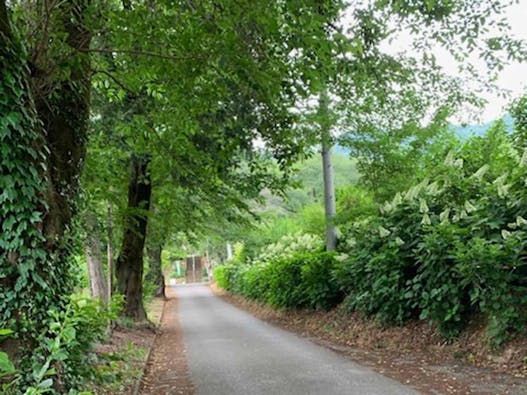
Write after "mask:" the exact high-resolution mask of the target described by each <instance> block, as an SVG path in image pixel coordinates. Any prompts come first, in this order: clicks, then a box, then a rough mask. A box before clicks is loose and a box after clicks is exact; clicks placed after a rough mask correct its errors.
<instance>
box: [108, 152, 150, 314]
mask: <svg viewBox="0 0 527 395" xmlns="http://www.w3.org/2000/svg"><path fill="white" fill-rule="evenodd" d="M149 163H150V157H149V156H147V155H132V158H131V175H130V182H129V185H128V216H127V219H126V220H125V227H124V233H123V242H122V245H121V252H120V254H119V257H118V258H117V263H116V270H117V285H118V289H119V292H120V293H121V294H122V295H124V298H125V308H124V312H123V313H124V315H125V316H127V317H130V318H132V319H134V320H135V321H143V320H145V319H146V313H145V309H144V306H143V249H144V246H145V238H146V225H147V221H148V210H149V208H150V196H151V192H152V184H151V181H150V172H149V169H148V165H149Z"/></svg>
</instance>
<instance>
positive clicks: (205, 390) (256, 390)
mask: <svg viewBox="0 0 527 395" xmlns="http://www.w3.org/2000/svg"><path fill="white" fill-rule="evenodd" d="M176 293H177V295H178V297H179V318H180V323H181V327H182V329H183V341H184V343H185V347H186V349H187V357H188V366H189V369H190V374H191V378H192V381H193V383H194V385H195V388H196V390H197V393H198V394H200V395H223V394H225V395H238V394H239V395H258V394H265V395H271V394H284V395H286V394H287V395H295V394H301V395H308V394H321V395H322V394H323V395H330V394H349V395H355V394H356V395H374V394H376V395H377V394H378V395H398V394H415V393H416V392H415V391H413V390H412V389H411V388H408V387H405V386H403V385H402V384H400V383H397V382H395V381H393V380H390V379H388V378H385V377H383V376H381V375H379V374H377V373H375V372H373V371H372V370H370V369H368V368H364V367H362V366H360V365H357V364H356V363H354V362H352V361H350V360H348V359H346V358H344V357H342V356H340V355H338V354H336V353H335V352H333V351H331V350H328V349H326V348H324V347H321V346H318V345H316V344H314V343H312V342H310V341H309V340H307V339H303V338H300V337H298V336H297V335H295V334H293V333H290V332H287V331H284V330H282V329H279V328H276V327H274V326H272V325H269V324H267V323H265V322H262V321H260V320H258V319H257V318H255V317H253V316H252V315H250V314H248V313H246V312H244V311H242V310H240V309H238V308H237V307H234V306H232V305H230V304H229V303H227V302H225V301H223V300H222V299H220V298H218V297H217V296H215V295H214V294H213V293H212V292H211V291H210V289H209V288H208V287H207V286H205V285H181V286H177V287H176Z"/></svg>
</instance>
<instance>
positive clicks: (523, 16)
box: [345, 0, 527, 123]
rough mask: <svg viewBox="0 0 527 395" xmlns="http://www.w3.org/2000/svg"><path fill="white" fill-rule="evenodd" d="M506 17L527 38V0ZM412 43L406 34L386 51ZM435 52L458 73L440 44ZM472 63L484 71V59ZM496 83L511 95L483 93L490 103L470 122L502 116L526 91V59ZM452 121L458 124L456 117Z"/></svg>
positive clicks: (518, 34) (517, 34)
mask: <svg viewBox="0 0 527 395" xmlns="http://www.w3.org/2000/svg"><path fill="white" fill-rule="evenodd" d="M506 16H507V19H508V21H509V23H510V27H511V33H512V35H513V36H515V37H516V38H522V39H524V40H526V41H527V0H518V3H517V4H514V5H512V6H510V7H509V9H508V11H507V14H506ZM345 18H346V17H345ZM410 42H411V40H410V37H409V35H408V37H405V35H404V34H403V35H401V36H400V37H399V38H398V39H397V40H396V41H395V42H393V43H391V44H388V43H386V45H385V46H384V47H385V48H384V50H385V51H386V52H388V53H397V52H401V51H404V52H406V51H408V52H410V53H411V52H412V49H411V44H410ZM434 52H435V55H436V58H437V60H438V63H439V64H440V65H441V66H443V68H444V70H445V71H446V72H447V73H449V74H452V75H456V73H457V64H456V63H455V61H454V60H453V59H452V58H451V56H450V55H449V54H448V53H447V52H446V51H445V50H444V49H442V48H440V47H438V48H437V49H435V50H434ZM473 63H474V64H475V66H476V67H477V68H478V70H481V71H484V70H485V66H484V63H483V61H481V60H479V59H477V60H475V61H473ZM496 84H497V85H498V87H499V88H501V89H503V90H507V91H510V94H509V97H508V98H502V97H499V96H498V95H497V94H490V93H485V94H483V95H482V96H483V97H484V98H485V99H486V100H487V101H488V104H487V105H486V107H485V108H483V109H482V110H481V111H478V114H477V115H478V119H477V120H475V121H474V120H472V121H471V122H470V123H486V122H489V121H492V120H495V119H498V118H500V117H501V116H502V115H503V114H504V113H505V112H506V107H507V106H508V104H509V103H510V101H511V100H512V99H514V98H517V97H519V96H520V95H522V93H527V59H526V61H525V62H523V63H513V64H510V65H507V66H505V68H504V69H503V70H502V71H501V72H500V76H499V78H498V81H497V82H496ZM455 118H457V120H458V121H460V122H461V120H462V122H465V121H466V119H463V114H458V117H455ZM453 122H454V123H455V122H456V119H454V120H453Z"/></svg>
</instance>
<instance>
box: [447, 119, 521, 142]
mask: <svg viewBox="0 0 527 395" xmlns="http://www.w3.org/2000/svg"><path fill="white" fill-rule="evenodd" d="M503 121H504V122H505V124H506V125H507V129H508V130H509V132H512V128H513V126H514V121H513V120H512V117H511V116H510V115H509V114H507V115H505V116H504V117H503ZM494 122H496V120H494V121H490V122H487V123H484V124H481V125H466V126H461V125H451V126H450V127H451V128H452V130H453V131H454V133H455V134H456V136H457V137H459V138H460V139H461V140H466V139H467V138H469V137H471V136H482V135H484V134H485V132H486V131H487V130H489V128H490V127H491V126H492V124H493V123H494Z"/></svg>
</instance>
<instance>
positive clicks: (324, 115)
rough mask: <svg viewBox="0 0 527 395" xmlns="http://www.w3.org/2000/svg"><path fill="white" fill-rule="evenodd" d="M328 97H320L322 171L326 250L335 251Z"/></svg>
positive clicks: (333, 191)
mask: <svg viewBox="0 0 527 395" xmlns="http://www.w3.org/2000/svg"><path fill="white" fill-rule="evenodd" d="M328 100H329V99H328V97H327V94H325V93H323V94H322V96H321V98H320V109H319V110H320V116H321V129H322V130H321V140H322V172H323V177H324V208H325V213H326V250H327V251H334V250H335V248H336V246H337V232H336V229H335V224H334V220H335V214H336V203H335V184H334V182H333V160H332V156H331V146H332V141H331V135H330V130H329V113H328Z"/></svg>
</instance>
